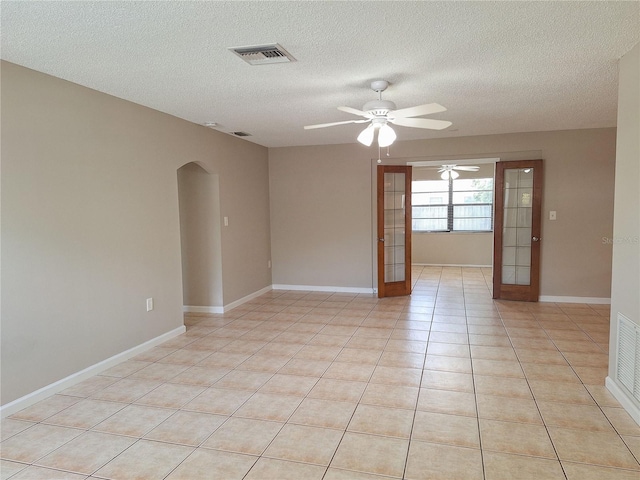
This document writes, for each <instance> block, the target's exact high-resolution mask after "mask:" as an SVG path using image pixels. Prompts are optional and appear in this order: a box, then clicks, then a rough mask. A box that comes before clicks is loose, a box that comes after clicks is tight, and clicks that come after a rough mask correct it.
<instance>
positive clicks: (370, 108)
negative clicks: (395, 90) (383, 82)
mask: <svg viewBox="0 0 640 480" xmlns="http://www.w3.org/2000/svg"><path fill="white" fill-rule="evenodd" d="M395 109H396V104H395V103H393V102H391V101H389V100H371V101H370V102H367V103H365V104H364V107H362V110H363V111H365V112H367V113H370V114H372V115H376V116H384V115H386V114H387V113H389V112H390V111H391V110H395Z"/></svg>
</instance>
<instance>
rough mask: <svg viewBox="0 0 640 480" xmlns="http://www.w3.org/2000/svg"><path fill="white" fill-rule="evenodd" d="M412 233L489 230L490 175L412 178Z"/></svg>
mask: <svg viewBox="0 0 640 480" xmlns="http://www.w3.org/2000/svg"><path fill="white" fill-rule="evenodd" d="M412 189H413V191H412V195H411V201H412V212H413V231H414V232H490V231H492V230H493V215H492V212H493V178H492V177H485V178H457V179H455V180H454V179H451V180H413V181H412Z"/></svg>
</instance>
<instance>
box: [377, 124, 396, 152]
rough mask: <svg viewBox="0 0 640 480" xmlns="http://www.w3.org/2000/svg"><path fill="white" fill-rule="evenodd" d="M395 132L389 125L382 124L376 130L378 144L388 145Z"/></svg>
mask: <svg viewBox="0 0 640 480" xmlns="http://www.w3.org/2000/svg"><path fill="white" fill-rule="evenodd" d="M396 138H397V137H396V132H395V131H394V130H393V128H391V127H390V126H389V125H387V124H384V125H382V126H381V127H380V131H379V132H378V145H380V146H381V147H388V146H389V145H391V144H392V143H393V142H394V141H395V140H396Z"/></svg>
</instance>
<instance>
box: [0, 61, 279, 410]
mask: <svg viewBox="0 0 640 480" xmlns="http://www.w3.org/2000/svg"><path fill="white" fill-rule="evenodd" d="M1 75H2V78H1V88H2V92H1V95H2V105H1V106H2V118H1V121H2V147H1V148H2V151H1V154H2V279H1V281H2V292H1V294H2V311H1V317H2V325H1V328H2V357H1V363H2V367H1V368H2V372H1V373H2V398H1V402H2V404H6V403H7V402H10V401H12V400H14V399H17V398H19V397H21V396H23V395H25V394H28V393H30V392H33V391H35V390H36V389H38V388H41V387H44V386H46V385H48V384H50V383H52V382H55V381H57V380H60V379H61V378H64V377H66V376H68V375H70V374H73V373H75V372H78V371H79V370H81V369H83V368H86V367H88V366H91V365H94V364H96V363H97V362H99V361H101V360H104V359H106V358H109V357H111V356H113V355H116V354H118V353H120V352H122V351H125V350H127V349H129V348H132V347H134V346H137V345H139V344H141V343H143V342H145V341H147V340H150V339H152V338H155V337H157V336H159V335H161V334H163V333H166V332H168V331H171V330H173V329H175V328H177V327H179V326H181V325H182V323H183V321H182V304H183V303H182V285H181V258H180V228H179V213H178V188H177V187H178V181H177V169H178V168H179V167H180V166H182V165H184V164H186V163H188V162H197V163H199V164H200V165H201V166H203V167H204V168H205V169H206V170H207V171H209V172H210V173H213V174H217V175H219V179H220V211H221V213H222V215H227V216H229V218H230V225H229V227H226V228H225V229H224V230H223V232H222V243H221V246H222V249H223V251H224V255H225V258H224V260H223V272H224V278H223V283H224V302H225V303H230V302H233V301H235V300H238V299H240V298H242V297H244V296H246V295H249V294H251V293H253V292H255V291H257V290H260V289H262V288H264V287H267V286H268V285H270V284H271V272H270V270H269V269H268V268H267V262H268V260H269V258H270V256H269V249H270V243H269V242H270V240H269V207H268V204H269V185H268V162H267V158H268V157H267V149H266V148H264V147H260V146H258V145H255V144H252V143H250V142H246V141H243V140H241V139H238V138H234V137H231V136H229V135H225V134H222V133H219V132H215V131H211V130H208V129H205V128H204V127H199V126H197V125H194V124H192V123H189V122H186V121H183V120H180V119H177V118H175V117H171V116H169V115H165V114H162V113H160V112H157V111H154V110H151V109H148V108H144V107H141V106H139V105H135V104H133V103H130V102H126V101H123V100H120V99H117V98H114V97H111V96H108V95H105V94H101V93H98V92H96V91H93V90H90V89H87V88H84V87H80V86H78V85H75V84H72V83H69V82H65V81H62V80H59V79H56V78H53V77H50V76H47V75H44V74H41V73H37V72H34V71H32V70H28V69H25V68H22V67H18V66H16V65H12V64H9V63H5V62H3V63H2V69H1ZM148 297H153V298H154V299H155V309H154V310H153V311H152V312H148V313H147V312H146V309H145V299H146V298H148Z"/></svg>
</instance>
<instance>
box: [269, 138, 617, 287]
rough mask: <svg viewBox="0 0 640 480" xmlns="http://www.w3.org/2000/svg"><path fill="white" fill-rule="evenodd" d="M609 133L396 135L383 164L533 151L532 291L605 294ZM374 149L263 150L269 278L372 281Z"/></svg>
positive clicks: (297, 281)
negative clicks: (535, 257)
mask: <svg viewBox="0 0 640 480" xmlns="http://www.w3.org/2000/svg"><path fill="white" fill-rule="evenodd" d="M400 136H401V132H400ZM615 137H616V130H615V129H614V128H609V129H591V130H571V131H554V132H532V133H518V134H504V135H487V136H477V137H455V138H441V139H435V140H416V141H407V142H403V141H399V142H396V143H395V144H394V145H393V147H392V148H391V155H392V158H391V159H386V158H385V162H386V163H406V161H407V160H411V161H416V160H420V159H425V160H435V159H438V158H442V159H445V158H480V157H482V158H489V157H500V158H502V159H503V160H506V159H522V158H523V157H525V158H526V157H527V156H528V157H529V158H530V157H531V155H535V156H538V155H539V156H541V157H542V158H543V159H544V160H545V175H544V181H545V186H544V199H543V217H544V220H543V225H542V239H543V240H542V242H543V243H542V254H541V255H542V258H541V295H545V296H577V297H596V298H608V297H609V296H610V284H611V245H607V244H603V242H602V237H606V236H611V232H612V228H613V227H612V219H613V179H614V164H615ZM523 152H534V153H523ZM374 153H375V152H374V149H368V148H366V147H363V146H361V145H358V144H354V145H334V146H327V147H323V146H314V147H290V148H274V149H270V150H269V164H270V182H271V190H272V192H271V213H272V229H271V238H272V245H273V255H274V272H273V274H274V283H280V284H304V285H336V286H344V285H348V286H352V287H365V288H366V287H368V288H371V287H372V286H375V280H374V278H373V262H374V259H373V255H372V253H371V252H372V244H373V241H374V234H373V230H372V226H373V222H372V220H371V218H372V213H373V211H374V210H373V208H374V207H373V191H372V189H373V187H372V183H371V182H372V180H373V172H374V169H375V165H376V162H375V160H373V159H372V158H371V155H372V154H374ZM366 182H370V183H369V184H368V185H366ZM550 210H555V211H557V216H558V219H557V220H556V221H550V220H548V213H549V211H550ZM305 213H306V214H305ZM312 213H313V214H312ZM336 216H338V217H339V218H340V221H339V222H336V220H335V218H336ZM336 227H337V228H336ZM289 253H291V254H289ZM438 263H440V262H438ZM367 273H369V276H368V277H367ZM345 279H348V281H345Z"/></svg>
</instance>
